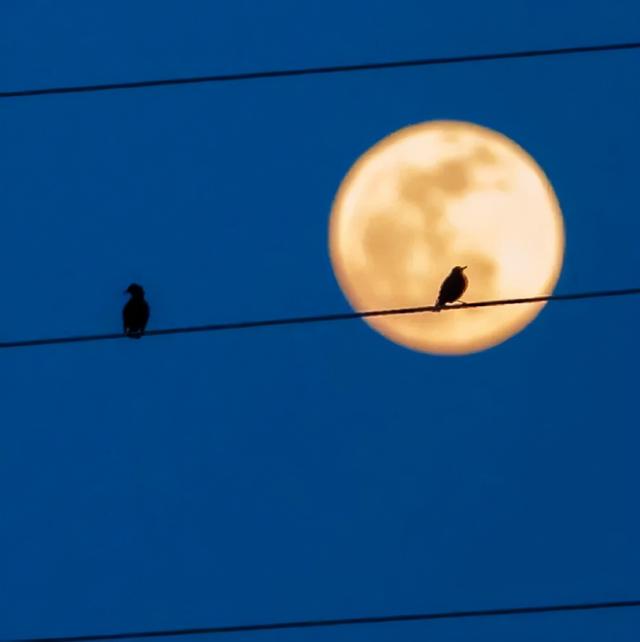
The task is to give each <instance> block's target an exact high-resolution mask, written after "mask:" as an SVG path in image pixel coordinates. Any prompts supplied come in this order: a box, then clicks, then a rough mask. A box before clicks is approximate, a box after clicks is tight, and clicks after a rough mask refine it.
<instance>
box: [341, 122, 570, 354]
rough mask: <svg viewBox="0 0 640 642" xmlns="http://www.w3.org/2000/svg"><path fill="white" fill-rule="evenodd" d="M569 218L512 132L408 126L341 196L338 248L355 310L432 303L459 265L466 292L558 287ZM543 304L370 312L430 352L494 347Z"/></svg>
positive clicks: (476, 296)
mask: <svg viewBox="0 0 640 642" xmlns="http://www.w3.org/2000/svg"><path fill="white" fill-rule="evenodd" d="M564 244H565V235H564V223H563V218H562V212H561V210H560V205H559V203H558V199H557V198H556V195H555V192H554V191H553V187H552V186H551V183H550V182H549V180H548V179H547V177H546V175H545V174H544V172H543V170H542V169H541V168H540V167H539V165H538V164H537V163H536V161H535V160H534V159H533V158H532V157H531V156H530V155H529V154H528V153H527V152H526V151H525V150H524V149H522V147H520V146H519V145H518V144H517V143H515V142H514V141H512V140H511V139H510V138H507V137H506V136H504V135H502V134H500V133H498V132H496V131H493V130H491V129H488V128H486V127H481V126H479V125H475V124H472V123H467V122H458V121H429V122H425V123H421V124H418V125H413V126H410V127H406V128H404V129H400V130H399V131H397V132H395V133H393V134H391V135H389V136H387V137H386V138H384V139H382V140H381V141H380V142H378V143H377V144H375V145H374V146H373V147H371V148H370V149H369V150H367V151H366V152H365V153H364V154H363V155H362V156H361V157H360V158H359V159H358V160H357V161H356V162H355V164H354V165H353V167H352V168H351V169H350V170H349V172H348V173H347V175H346V177H345V178H344V180H343V181H342V184H341V185H340V188H339V190H338V193H337V194H336V198H335V200H334V203H333V208H332V211H331V217H330V221H329V253H330V256H331V262H332V265H333V270H334V273H335V275H336V279H337V280H338V283H339V285H340V287H341V289H342V291H343V293H344V294H345V296H346V298H347V299H348V301H349V303H350V304H351V306H352V307H353V308H354V309H355V310H357V311H367V310H378V309H387V308H405V307H407V308H408V307H418V306H424V305H432V304H434V303H435V301H436V298H437V296H438V291H439V289H440V285H441V283H442V281H443V280H444V279H445V278H446V277H447V275H448V274H449V272H450V271H451V269H452V268H453V267H454V266H456V265H467V266H468V268H467V269H466V271H465V274H466V275H467V277H468V279H469V287H468V289H467V291H466V292H465V294H464V295H463V297H462V300H463V301H466V302H472V301H483V300H493V299H511V298H518V297H532V296H542V295H548V294H552V293H553V289H554V287H555V285H556V283H557V281H558V277H559V276H560V270H561V269H562V261H563V257H564ZM544 306H545V302H540V303H527V304H522V305H510V306H496V307H487V308H471V309H460V310H451V311H443V312H439V313H424V314H408V315H400V316H384V317H372V318H366V319H365V321H366V323H368V324H369V325H370V326H371V327H372V328H374V329H375V330H376V331H377V332H379V333H380V334H382V335H383V336H385V337H386V338H388V339H390V340H391V341H393V342H395V343H397V344H399V345H402V346H405V347H407V348H410V349H413V350H417V351H421V352H427V353H431V354H444V355H463V354H469V353H473V352H479V351H481V350H486V349H487V348H491V347H493V346H496V345H498V344H500V343H502V342H504V341H506V340H507V339H509V338H510V337H512V336H513V335H515V334H517V333H518V332H520V330H522V329H523V328H524V327H526V326H527V325H528V324H529V323H531V321H533V319H535V317H536V316H537V315H538V313H539V312H540V311H541V310H542V308H543V307H544Z"/></svg>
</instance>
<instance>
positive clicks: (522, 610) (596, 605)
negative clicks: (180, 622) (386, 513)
mask: <svg viewBox="0 0 640 642" xmlns="http://www.w3.org/2000/svg"><path fill="white" fill-rule="evenodd" d="M639 606H640V600H626V601H617V602H613V601H612V602H586V603H581V604H551V605H547V606H520V607H515V608H502V609H482V610H480V609H479V610H474V611H443V612H436V613H411V614H405V615H379V616H370V617H349V618H336V619H332V620H298V621H291V622H273V623H270V624H238V625H235V626H211V627H202V628H193V629H166V630H158V631H129V632H127V633H103V634H96V635H64V636H63V635H61V636H54V637H43V638H17V639H5V640H2V641H1V642H106V641H108V640H123V639H142V638H163V637H184V636H189V635H224V634H231V633H251V632H254V633H255V632H258V631H281V630H287V629H317V628H322V627H337V626H354V625H363V624H372V625H373V624H391V623H398V622H427V621H430V620H460V619H464V618H486V617H503V616H514V615H540V614H543V613H562V612H576V611H602V610H605V609H626V608H637V607H639Z"/></svg>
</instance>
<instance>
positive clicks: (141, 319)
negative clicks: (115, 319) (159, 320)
mask: <svg viewBox="0 0 640 642" xmlns="http://www.w3.org/2000/svg"><path fill="white" fill-rule="evenodd" d="M125 293H129V294H130V295H131V298H130V299H129V300H128V301H127V303H126V305H125V306H124V308H123V309H122V322H123V325H124V333H125V334H126V335H127V336H128V337H130V338H131V339H139V338H140V337H141V336H142V335H143V333H144V329H145V328H146V327H147V321H149V304H148V303H147V302H146V301H145V298H144V289H143V288H142V286H141V285H138V284H137V283H132V284H131V285H130V286H129V287H128V288H127V289H126V290H125Z"/></svg>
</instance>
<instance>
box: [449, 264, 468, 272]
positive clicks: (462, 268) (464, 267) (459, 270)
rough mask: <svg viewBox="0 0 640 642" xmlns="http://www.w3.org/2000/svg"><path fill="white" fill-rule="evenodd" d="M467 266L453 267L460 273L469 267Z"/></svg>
mask: <svg viewBox="0 0 640 642" xmlns="http://www.w3.org/2000/svg"><path fill="white" fill-rule="evenodd" d="M467 267H468V266H466V265H456V266H455V267H454V268H453V269H454V270H455V271H456V272H460V273H462V272H464V270H466V269H467Z"/></svg>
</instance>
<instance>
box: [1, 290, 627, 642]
mask: <svg viewBox="0 0 640 642" xmlns="http://www.w3.org/2000/svg"><path fill="white" fill-rule="evenodd" d="M638 294H640V288H629V289H626V290H600V291H596V292H579V293H574V294H551V295H545V296H534V297H527V298H522V299H501V300H497V301H476V302H474V303H455V304H453V305H447V306H445V307H443V308H436V306H434V305H426V306H421V307H417V308H391V309H387V310H369V311H364V312H341V313H337V314H319V315H314V316H305V317H284V318H280V319H262V320H257V321H235V322H231V323H212V324H209V325H194V326H186V327H182V328H164V329H161V330H147V331H146V332H145V333H144V336H145V337H158V336H163V335H167V334H193V333H196V332H225V331H229V330H248V329H251V328H266V327H271V326H279V325H303V324H307V323H328V322H331V321H349V320H351V319H365V318H371V317H384V316H392V315H393V316H399V315H402V314H421V313H426V312H439V311H443V312H445V311H451V310H463V309H465V310H466V309H471V308H488V307H494V306H498V305H519V304H523V303H540V302H543V301H575V300H577V299H602V298H606V297H622V296H633V295H638ZM124 338H126V337H125V335H124V334H122V333H121V332H113V333H109V334H85V335H79V336H75V337H53V338H49V339H25V340H21V341H5V342H2V343H0V350H1V349H9V348H28V347H35V346H46V345H58V344H64V343H88V342H90V341H110V340H112V339H124ZM0 642H1V641H0Z"/></svg>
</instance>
